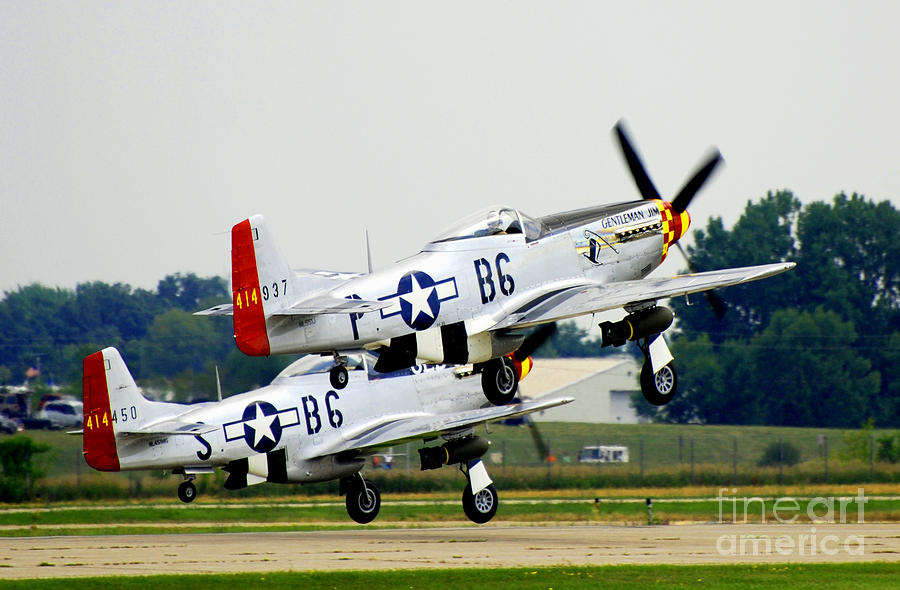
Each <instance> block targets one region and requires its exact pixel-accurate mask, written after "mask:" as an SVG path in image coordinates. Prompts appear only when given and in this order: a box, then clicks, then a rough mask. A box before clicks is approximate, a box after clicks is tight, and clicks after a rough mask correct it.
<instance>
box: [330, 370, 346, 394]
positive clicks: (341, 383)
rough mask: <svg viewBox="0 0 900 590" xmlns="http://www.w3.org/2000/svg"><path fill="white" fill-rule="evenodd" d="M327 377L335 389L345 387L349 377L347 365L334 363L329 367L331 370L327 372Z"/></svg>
mask: <svg viewBox="0 0 900 590" xmlns="http://www.w3.org/2000/svg"><path fill="white" fill-rule="evenodd" d="M328 377H329V379H330V380H331V386H332V387H334V388H335V389H343V388H345V387H347V381H348V379H349V377H348V376H347V367H345V366H344V365H335V366H333V367H331V372H330V373H329V374H328Z"/></svg>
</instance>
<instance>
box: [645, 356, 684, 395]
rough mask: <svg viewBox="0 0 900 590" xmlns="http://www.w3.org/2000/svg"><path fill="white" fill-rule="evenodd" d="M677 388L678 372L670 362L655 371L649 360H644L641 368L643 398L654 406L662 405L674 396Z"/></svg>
mask: <svg viewBox="0 0 900 590" xmlns="http://www.w3.org/2000/svg"><path fill="white" fill-rule="evenodd" d="M677 390H678V374H677V373H676V372H675V367H674V366H673V365H672V363H669V364H668V365H666V366H664V367H662V368H661V369H660V370H659V371H657V372H656V373H654V372H653V367H652V365H651V363H650V361H649V360H648V361H646V362H644V367H643V368H642V369H641V393H643V394H644V399H645V400H647V402H648V403H650V404H652V405H654V406H664V405H666V404H667V403H669V402H670V401H672V398H673V397H675V392H676V391H677Z"/></svg>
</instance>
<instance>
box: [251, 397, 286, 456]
mask: <svg viewBox="0 0 900 590" xmlns="http://www.w3.org/2000/svg"><path fill="white" fill-rule="evenodd" d="M241 420H242V421H243V423H244V440H245V441H247V446H249V447H250V448H251V449H253V450H254V451H256V452H257V453H268V452H269V451H271V450H272V449H274V448H275V445H277V444H278V441H279V440H281V430H282V427H281V420H280V418H279V416H278V410H277V409H275V406H273V405H272V404H270V403H268V402H254V403H252V404H250V405H249V406H247V407H246V408H244V415H243V417H242V418H241Z"/></svg>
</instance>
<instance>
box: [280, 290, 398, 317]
mask: <svg viewBox="0 0 900 590" xmlns="http://www.w3.org/2000/svg"><path fill="white" fill-rule="evenodd" d="M389 305H390V302H387V301H366V300H363V299H342V298H340V297H335V296H333V295H329V294H327V293H325V294H322V295H316V296H314V297H309V298H308V299H304V300H303V301H299V302H297V303H295V304H293V305H291V306H290V307H287V308H285V309H280V310H278V312H277V313H274V314H272V315H276V316H279V315H319V314H322V313H369V312H371V311H378V310H379V309H383V308H385V307H387V306H389Z"/></svg>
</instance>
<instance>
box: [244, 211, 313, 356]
mask: <svg viewBox="0 0 900 590" xmlns="http://www.w3.org/2000/svg"><path fill="white" fill-rule="evenodd" d="M293 274H294V273H293V271H292V270H291V269H290V267H289V266H288V265H287V263H286V262H285V261H284V259H283V258H282V257H281V255H280V254H279V252H278V250H277V249H276V248H275V244H274V242H273V240H272V239H271V236H270V234H269V231H268V228H267V226H266V220H265V218H263V216H262V215H254V216H253V217H250V218H249V219H245V220H244V221H242V222H240V223H238V224H237V225H235V226H234V227H233V228H232V229H231V275H232V277H231V278H232V297H233V299H234V308H233V310H234V338H235V342H236V343H237V346H238V348H239V349H240V350H241V352H243V353H244V354H247V355H250V356H268V355H269V352H270V347H269V336H268V334H267V332H266V317H267V316H269V315H271V314H272V313H274V312H276V311H278V310H279V309H283V308H284V307H286V306H287V305H288V304H289V302H290V301H291V300H292V299H296V298H297V296H298V295H299V293H293V292H292V291H293V287H294V285H293Z"/></svg>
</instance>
